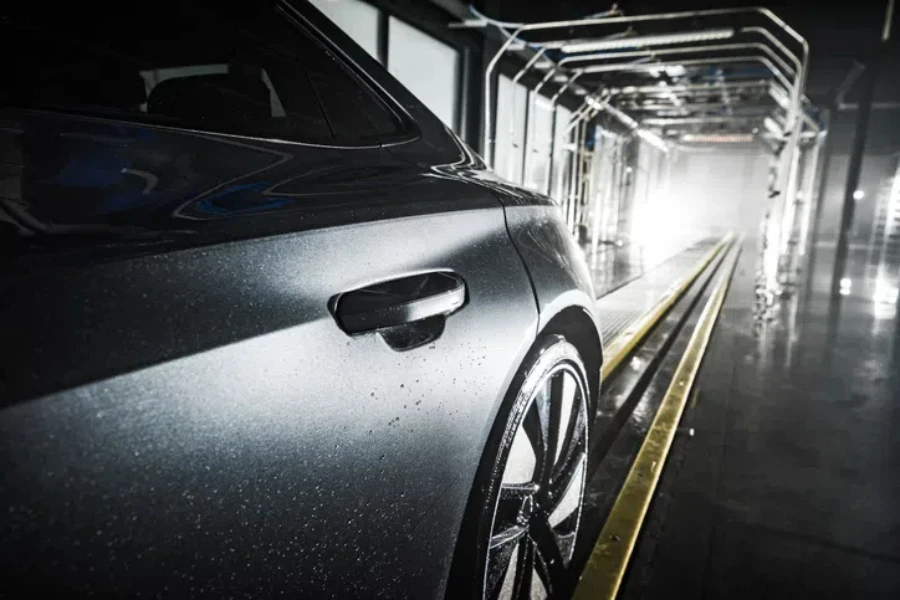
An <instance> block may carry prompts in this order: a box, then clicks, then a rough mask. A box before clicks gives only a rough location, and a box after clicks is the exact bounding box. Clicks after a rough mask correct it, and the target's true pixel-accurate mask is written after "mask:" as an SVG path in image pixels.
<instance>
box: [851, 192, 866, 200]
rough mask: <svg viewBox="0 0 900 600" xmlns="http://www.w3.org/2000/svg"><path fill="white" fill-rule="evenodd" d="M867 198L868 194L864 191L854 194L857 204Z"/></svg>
mask: <svg viewBox="0 0 900 600" xmlns="http://www.w3.org/2000/svg"><path fill="white" fill-rule="evenodd" d="M865 197H866V193H865V192H864V191H862V190H856V191H855V192H853V199H854V200H856V201H857V202H859V201H860V200H862V199H863V198H865Z"/></svg>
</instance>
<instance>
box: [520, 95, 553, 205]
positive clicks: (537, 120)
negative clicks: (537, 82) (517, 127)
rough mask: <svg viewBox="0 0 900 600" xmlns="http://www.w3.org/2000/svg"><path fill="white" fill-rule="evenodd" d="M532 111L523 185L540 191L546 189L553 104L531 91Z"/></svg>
mask: <svg viewBox="0 0 900 600" xmlns="http://www.w3.org/2000/svg"><path fill="white" fill-rule="evenodd" d="M530 97H531V98H532V99H533V100H534V104H531V105H530V106H531V107H533V108H534V112H533V113H532V114H531V115H530V116H529V119H528V123H529V128H528V140H529V142H528V159H527V162H526V163H525V166H526V172H525V185H526V186H528V187H529V188H531V189H533V190H536V191H538V192H541V193H545V192H546V191H547V177H548V176H549V174H550V145H551V142H552V140H553V106H552V105H551V104H550V100H549V99H548V98H545V97H543V96H541V95H540V94H537V95H536V94H534V93H533V92H532V93H531V95H530Z"/></svg>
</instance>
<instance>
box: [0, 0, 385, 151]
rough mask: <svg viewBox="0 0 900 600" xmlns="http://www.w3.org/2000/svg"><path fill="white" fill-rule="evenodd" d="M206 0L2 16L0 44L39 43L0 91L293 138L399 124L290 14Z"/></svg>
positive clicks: (11, 97)
mask: <svg viewBox="0 0 900 600" xmlns="http://www.w3.org/2000/svg"><path fill="white" fill-rule="evenodd" d="M208 4H209V5H208V6H203V5H202V4H201V3H200V2H192V3H177V4H175V5H168V4H166V2H164V1H161V2H154V3H153V4H152V6H151V5H131V4H128V5H127V6H123V7H122V8H121V9H117V8H115V7H112V8H110V9H103V11H102V12H99V13H96V12H94V11H92V10H88V9H85V10H84V11H81V12H79V13H78V17H77V18H75V19H74V22H73V19H72V18H71V17H66V18H61V17H59V16H54V15H53V14H52V13H51V14H50V16H49V17H46V18H45V17H44V16H43V15H40V14H32V15H28V16H21V17H16V18H10V19H7V20H5V21H3V22H2V25H0V27H2V31H0V51H6V53H7V55H13V53H14V52H20V51H21V48H33V47H40V48H41V52H40V53H37V54H34V55H33V57H32V60H30V61H27V62H24V61H23V62H14V63H12V64H11V65H10V68H9V69H8V71H7V74H6V77H7V79H6V82H5V83H6V85H5V86H4V87H5V90H3V92H0V102H2V104H5V105H12V106H20V107H26V108H41V109H45V110H56V111H62V112H75V113H82V114H90V115H97V116H104V117H111V118H116V119H122V120H125V121H141V122H150V123H158V124H161V125H171V126H175V127H186V128H191V129H203V130H211V131H218V132H223V133H236V134H245V135H254V136H260V137H273V138H283V139H299V140H301V141H332V140H335V139H337V140H347V141H357V140H361V139H367V138H375V137H377V136H379V135H380V134H390V133H394V132H395V131H397V130H398V128H399V126H398V123H397V121H396V118H395V117H394V116H393V115H392V114H391V112H390V111H389V109H387V107H386V106H385V105H384V104H382V103H381V102H380V100H379V99H377V97H375V96H374V95H372V94H370V93H369V92H368V90H367V89H366V88H364V86H363V85H362V84H361V83H360V82H359V81H358V80H357V79H356V78H355V77H354V76H353V75H352V74H351V73H350V72H349V71H347V70H345V69H344V68H343V66H342V65H341V64H340V63H339V62H338V61H337V59H336V58H335V57H334V56H333V55H332V54H331V53H330V52H328V51H327V50H326V49H325V47H324V46H322V45H320V44H319V43H318V42H317V41H316V40H314V39H313V38H311V37H310V36H308V35H306V34H305V32H303V31H302V29H301V28H300V27H298V26H297V24H295V23H292V22H291V21H290V20H289V18H288V17H287V16H286V15H284V14H279V12H278V11H275V10H272V9H271V8H266V7H244V8H241V9H232V8H228V7H226V6H219V5H217V4H216V3H212V2H209V3H208ZM135 31H140V32H141V35H135V34H134V32H135ZM373 141H374V140H373Z"/></svg>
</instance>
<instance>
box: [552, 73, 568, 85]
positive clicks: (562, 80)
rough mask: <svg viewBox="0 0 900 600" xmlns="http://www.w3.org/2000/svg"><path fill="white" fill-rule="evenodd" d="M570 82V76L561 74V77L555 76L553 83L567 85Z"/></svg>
mask: <svg viewBox="0 0 900 600" xmlns="http://www.w3.org/2000/svg"><path fill="white" fill-rule="evenodd" d="M568 80H569V76H568V75H563V74H562V73H560V74H559V75H554V76H553V81H555V82H556V83H565V82H567V81H568Z"/></svg>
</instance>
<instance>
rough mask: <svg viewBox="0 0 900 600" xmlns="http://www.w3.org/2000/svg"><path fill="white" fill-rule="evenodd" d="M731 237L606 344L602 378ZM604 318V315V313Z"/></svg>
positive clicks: (619, 361)
mask: <svg viewBox="0 0 900 600" xmlns="http://www.w3.org/2000/svg"><path fill="white" fill-rule="evenodd" d="M731 240H732V235H731V234H729V235H727V236H725V237H724V238H723V239H722V241H721V242H719V243H718V244H716V246H715V247H714V248H713V249H712V250H710V252H709V254H707V255H706V256H705V257H704V258H703V260H702V261H700V263H699V264H698V265H697V267H696V268H695V269H694V270H693V271H691V272H690V273H688V275H687V276H686V277H685V278H684V279H682V280H680V281H677V282H676V283H675V284H674V285H673V286H672V287H671V288H669V290H668V291H666V292H665V293H664V294H663V295H662V298H661V299H660V300H659V302H657V303H656V306H654V307H653V308H652V309H650V311H648V312H647V313H645V314H644V315H643V316H642V317H641V318H640V319H638V320H637V321H635V322H634V323H632V324H631V325H629V326H628V327H627V328H626V329H625V331H623V332H622V333H620V334H619V335H617V336H616V337H615V338H614V339H613V340H612V342H610V343H609V344H607V345H606V347H605V348H604V350H603V356H604V362H603V367H602V369H601V371H600V377H601V381H606V378H607V377H609V375H610V374H611V373H612V372H613V371H615V370H616V369H617V368H618V367H619V365H620V364H622V361H623V360H625V358H626V357H627V356H628V355H629V354H630V353H631V351H632V350H634V347H635V346H637V345H638V343H639V342H640V341H641V340H642V339H644V337H645V336H646V335H647V333H648V332H649V331H650V330H651V329H653V326H654V325H656V323H657V322H658V321H659V320H660V319H662V318H663V316H664V315H665V314H666V312H668V310H669V309H670V308H672V305H673V304H675V302H676V301H677V300H678V299H679V298H680V297H681V296H682V294H684V293H685V292H686V291H687V289H688V288H689V287H690V286H691V284H692V283H694V280H695V279H697V277H699V276H700V273H702V272H703V270H704V269H706V267H707V266H708V265H709V264H710V263H711V262H712V261H713V259H714V258H715V257H716V256H718V254H719V252H721V251H722V249H723V248H725V247H726V246H727V245H728V244H729V243H730V242H731ZM601 318H602V315H601Z"/></svg>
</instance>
